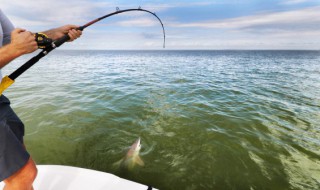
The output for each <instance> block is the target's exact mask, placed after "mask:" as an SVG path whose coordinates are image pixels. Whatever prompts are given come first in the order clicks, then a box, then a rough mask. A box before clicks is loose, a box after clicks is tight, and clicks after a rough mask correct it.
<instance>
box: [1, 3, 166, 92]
mask: <svg viewBox="0 0 320 190" xmlns="http://www.w3.org/2000/svg"><path fill="white" fill-rule="evenodd" d="M131 11H142V12H147V13H150V14H152V15H153V16H155V17H156V18H157V19H158V20H159V22H160V24H161V26H162V30H163V48H165V43H166V34H165V30H164V26H163V23H162V21H161V19H160V18H159V17H158V16H157V15H156V14H155V13H153V12H151V11H148V10H146V9H142V8H140V7H139V8H137V9H124V10H120V9H119V8H118V7H117V10H116V11H115V12H112V13H110V14H107V15H105V16H102V17H100V18H97V19H95V20H92V21H90V22H88V23H87V24H85V25H83V26H80V27H79V28H77V30H81V31H83V30H84V29H85V28H87V27H89V26H91V25H93V24H94V23H96V22H98V21H101V20H103V19H105V18H108V17H110V16H113V15H117V14H121V13H124V12H131ZM35 38H36V41H37V42H38V46H39V48H40V49H42V51H41V52H40V53H39V54H38V55H36V56H34V57H33V58H31V59H30V60H29V61H27V62H26V63H24V64H23V65H22V66H21V67H19V68H18V69H17V70H15V71H14V72H13V73H11V74H10V75H9V76H5V77H3V79H2V81H1V84H0V95H1V94H2V93H3V91H4V90H6V89H7V88H8V87H9V86H11V85H12V84H13V83H14V80H15V79H16V78H17V77H19V76H20V75H21V74H22V73H24V72H25V71H26V70H28V69H29V68H30V67H32V66H33V65H34V64H35V63H37V62H38V61H39V60H40V59H41V58H43V57H44V56H46V55H48V53H50V52H51V51H52V50H54V49H56V48H57V47H60V46H61V45H62V44H64V43H65V42H67V41H68V40H70V37H69V35H68V34H65V35H64V36H63V37H61V38H59V39H57V40H56V41H52V40H51V39H50V38H47V36H46V35H45V34H43V33H37V34H36V35H35Z"/></svg>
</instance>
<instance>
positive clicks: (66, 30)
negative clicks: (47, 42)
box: [43, 24, 82, 42]
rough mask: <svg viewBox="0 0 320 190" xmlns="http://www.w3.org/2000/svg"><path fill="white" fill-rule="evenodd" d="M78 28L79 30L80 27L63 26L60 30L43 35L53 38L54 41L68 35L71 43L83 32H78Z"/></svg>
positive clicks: (52, 30)
mask: <svg viewBox="0 0 320 190" xmlns="http://www.w3.org/2000/svg"><path fill="white" fill-rule="evenodd" d="M77 28H79V26H76V25H70V24H69V25H65V26H61V27H59V28H55V29H51V30H48V31H45V32H43V33H45V34H46V35H47V36H48V37H49V38H51V39H53V40H57V39H59V38H61V37H63V36H64V35H66V34H68V35H69V37H70V40H69V42H71V41H73V40H75V39H77V38H79V37H80V36H81V34H82V31H81V30H76V29H77Z"/></svg>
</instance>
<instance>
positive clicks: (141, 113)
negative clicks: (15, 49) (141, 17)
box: [2, 50, 320, 190]
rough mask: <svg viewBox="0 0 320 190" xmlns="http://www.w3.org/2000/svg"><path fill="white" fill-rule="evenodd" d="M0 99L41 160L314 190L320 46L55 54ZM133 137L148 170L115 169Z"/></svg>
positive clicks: (149, 180) (224, 188)
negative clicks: (14, 115) (317, 48)
mask: <svg viewBox="0 0 320 190" xmlns="http://www.w3.org/2000/svg"><path fill="white" fill-rule="evenodd" d="M29 58H31V55H28V56H24V57H21V58H19V59H17V60H15V61H14V62H13V63H12V64H10V65H8V66H7V67H5V68H4V69H3V71H2V73H3V75H5V74H10V73H11V72H12V71H14V70H15V69H17V68H18V67H19V66H20V65H21V64H22V63H24V62H26V61H27V60H28V59H29ZM4 94H5V95H6V96H8V97H9V98H10V100H11V103H12V107H13V108H14V110H15V111H16V112H17V114H18V115H19V116H20V117H21V119H22V120H23V122H24V123H25V127H26V128H25V129H26V131H25V144H26V146H27V148H28V150H29V152H30V153H31V155H32V157H33V158H34V160H35V161H36V162H37V164H60V165H71V166H77V167H84V168H91V169H95V170H99V171H104V172H109V173H113V174H115V175H118V176H120V177H123V178H126V179H129V180H133V181H136V182H139V183H143V184H147V185H152V186H154V187H156V188H159V189H161V190H229V189H230V190H264V189H268V190H269V189H270V190H317V189H320V51H63V50H57V51H54V52H52V53H51V54H49V55H48V56H46V57H45V58H43V59H42V60H41V61H40V62H39V63H37V64H36V65H35V66H33V67H32V68H31V69H29V70H28V71H26V73H24V74H23V75H21V76H20V77H19V78H17V80H16V82H15V84H13V85H12V86H11V87H10V88H9V89H8V90H7V91H6V92H5V93H4ZM138 137H141V143H142V149H141V158H142V160H143V161H144V163H145V166H143V167H142V166H136V167H135V168H134V169H133V170H124V169H123V168H119V167H117V165H116V164H115V163H117V162H118V161H119V160H121V159H122V158H123V157H124V156H125V154H126V151H127V150H128V147H130V145H131V144H132V143H133V142H134V141H135V140H136V139H137V138H138ZM128 189H130V188H128Z"/></svg>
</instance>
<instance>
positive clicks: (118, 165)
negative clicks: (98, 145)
mask: <svg viewBox="0 0 320 190" xmlns="http://www.w3.org/2000/svg"><path fill="white" fill-rule="evenodd" d="M123 160H124V159H121V160H119V161H117V162H115V163H113V164H112V166H113V167H116V168H119V167H120V166H121V164H122V163H123Z"/></svg>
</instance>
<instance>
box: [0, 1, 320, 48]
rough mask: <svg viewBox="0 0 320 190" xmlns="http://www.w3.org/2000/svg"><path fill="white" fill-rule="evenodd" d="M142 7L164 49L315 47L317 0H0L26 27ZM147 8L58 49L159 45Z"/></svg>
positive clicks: (318, 39)
mask: <svg viewBox="0 0 320 190" xmlns="http://www.w3.org/2000/svg"><path fill="white" fill-rule="evenodd" d="M117 7H118V8H119V9H128V8H138V7H141V8H144V9H147V10H150V11H151V12H155V13H156V14H157V15H158V16H159V17H160V18H161V20H162V21H163V23H164V26H165V30H166V49H168V50H177V49H178V50H180V49H183V50H185V49H186V50H189V49H190V50H194V49H199V50H202V49H206V50H228V49H231V50H238V49H239V50H260V49H268V50H276V49H293V50H296V49H299V50H320V0H198V1H195V0H184V1H183V0H163V1H160V0H154V1H150V0H149V1H146V0H140V1H135V0H130V1H129V0H118V1H116V0H108V1H107V0H43V1H36V0H0V9H2V11H3V12H4V13H5V14H6V15H7V16H8V17H9V18H10V20H11V21H12V22H13V23H14V25H15V26H16V27H20V28H25V29H27V30H29V31H32V32H40V31H45V30H48V29H51V28H55V27H59V26H62V25H65V24H76V25H79V26H81V25H84V24H86V23H87V22H89V21H91V20H93V19H96V18H98V17H101V16H103V15H105V14H108V13H111V12H113V11H116V8H117ZM162 40H163V35H162V28H161V25H160V24H159V22H158V20H157V19H156V18H155V17H153V16H152V15H151V14H147V13H143V12H129V13H124V14H121V15H116V16H113V17H110V18H108V19H105V20H103V21H100V22H98V23H97V24H94V25H92V26H90V27H88V28H87V29H86V30H85V31H84V32H83V35H82V37H81V38H80V39H78V40H76V41H74V42H72V43H68V44H66V45H63V46H61V47H60V48H61V49H103V50H112V49H130V50H132V49H133V50H141V49H150V50H152V49H162V43H163V41H162Z"/></svg>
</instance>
